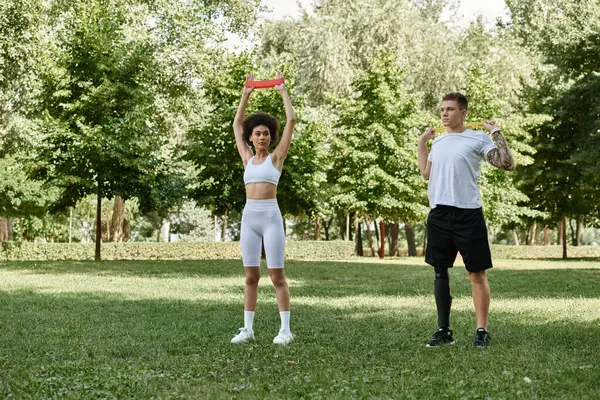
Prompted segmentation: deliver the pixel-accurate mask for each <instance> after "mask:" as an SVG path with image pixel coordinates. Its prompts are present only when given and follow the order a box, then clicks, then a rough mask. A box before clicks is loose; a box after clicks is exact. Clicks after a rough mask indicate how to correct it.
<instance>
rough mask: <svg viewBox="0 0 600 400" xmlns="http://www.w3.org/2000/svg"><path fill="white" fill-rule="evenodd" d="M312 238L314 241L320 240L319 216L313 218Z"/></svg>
mask: <svg viewBox="0 0 600 400" xmlns="http://www.w3.org/2000/svg"><path fill="white" fill-rule="evenodd" d="M313 238H314V240H321V216H320V215H317V216H316V217H315V225H314V227H313Z"/></svg>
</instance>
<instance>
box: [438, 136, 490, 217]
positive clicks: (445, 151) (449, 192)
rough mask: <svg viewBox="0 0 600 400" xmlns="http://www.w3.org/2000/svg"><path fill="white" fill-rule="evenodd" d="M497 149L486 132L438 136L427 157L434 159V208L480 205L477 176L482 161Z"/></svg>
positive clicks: (478, 206) (479, 172)
mask: <svg viewBox="0 0 600 400" xmlns="http://www.w3.org/2000/svg"><path fill="white" fill-rule="evenodd" d="M495 148H496V145H495V144H494V142H493V141H492V139H491V138H490V137H489V136H488V135H487V134H486V133H485V132H482V131H474V130H472V129H467V130H465V131H464V132H462V133H447V134H445V135H442V136H438V137H436V138H435V139H434V140H433V144H432V145H431V152H430V153H429V157H427V159H428V160H429V161H431V170H430V173H429V188H428V195H429V205H430V206H431V208H434V207H435V206H436V205H438V204H439V205H447V206H454V207H458V208H480V207H481V193H480V192H479V186H478V185H477V179H478V178H479V175H480V174H481V161H482V160H483V159H484V158H486V159H487V154H488V152H489V151H490V150H492V149H495Z"/></svg>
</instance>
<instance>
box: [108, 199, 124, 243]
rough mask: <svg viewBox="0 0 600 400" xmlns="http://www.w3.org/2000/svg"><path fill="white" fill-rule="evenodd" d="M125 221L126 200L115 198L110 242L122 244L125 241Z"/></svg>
mask: <svg viewBox="0 0 600 400" xmlns="http://www.w3.org/2000/svg"><path fill="white" fill-rule="evenodd" d="M124 219H125V200H123V198H122V197H121V196H115V204H114V206H113V212H112V218H111V223H110V230H109V235H108V241H109V242H113V243H121V242H122V241H123V220H124Z"/></svg>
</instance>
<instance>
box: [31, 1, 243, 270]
mask: <svg viewBox="0 0 600 400" xmlns="http://www.w3.org/2000/svg"><path fill="white" fill-rule="evenodd" d="M219 4H221V2H215V3H214V4H213V3H211V5H210V6H207V7H206V9H203V8H202V7H200V6H198V5H196V4H192V3H176V4H175V3H173V2H156V3H152V4H148V3H147V2H143V1H140V2H131V1H124V0H114V1H104V0H96V1H91V2H76V3H62V2H57V3H56V4H55V5H56V9H54V12H55V16H54V19H53V20H52V26H51V28H52V29H51V31H52V37H53V38H55V40H54V41H53V42H52V43H48V46H50V47H51V48H52V50H53V53H52V54H53V56H54V58H53V59H48V60H46V62H47V66H46V68H45V70H44V71H43V82H44V91H43V93H42V94H41V99H42V103H41V108H42V109H43V110H44V112H43V113H42V114H41V117H40V119H41V121H42V126H43V128H42V133H43V138H44V140H43V143H42V144H40V145H39V147H38V149H37V150H38V152H39V158H38V161H37V162H36V163H35V165H34V166H33V168H32V174H33V176H35V177H37V178H40V179H43V180H46V181H49V182H53V183H55V184H56V185H58V186H60V187H61V188H63V189H64V192H63V195H62V196H61V198H60V201H59V202H58V207H59V208H61V207H66V206H71V205H74V204H75V203H76V202H77V200H79V199H81V198H83V197H84V196H86V195H88V194H95V195H96V196H97V214H96V259H100V241H101V203H102V198H104V197H107V198H112V197H114V196H116V195H119V196H122V197H123V198H124V199H129V198H133V197H137V198H138V199H139V201H140V208H141V210H142V211H149V210H166V209H169V206H170V205H172V204H173V203H177V202H178V201H179V199H178V198H181V194H182V190H181V188H182V187H184V186H185V181H184V179H183V177H184V173H183V172H184V171H183V170H182V168H181V166H180V165H179V164H178V163H177V162H175V160H174V159H173V158H172V157H170V156H169V154H168V151H167V150H166V149H167V146H168V145H169V144H170V142H169V140H170V132H169V131H168V129H167V128H168V127H169V126H172V124H168V123H166V121H165V118H164V117H165V115H171V114H169V113H168V111H169V110H170V109H169V107H168V106H167V107H165V103H167V105H168V104H169V102H170V101H171V100H172V99H174V98H177V97H178V96H180V95H182V94H183V93H185V92H186V91H187V90H188V89H189V88H190V86H191V85H192V84H193V81H194V78H195V77H197V74H198V70H197V69H194V68H192V67H193V66H194V65H195V64H194V62H191V61H190V62H178V61H177V60H181V58H182V57H183V56H182V55H188V54H190V55H189V56H188V58H194V57H195V55H196V54H197V51H200V50H201V49H198V48H197V47H190V46H192V44H191V43H192V42H193V40H194V39H193V38H194V37H196V39H199V37H198V36H197V35H199V34H201V33H203V32H204V31H209V32H210V30H211V29H210V27H211V23H212V22H211V21H212V19H213V18H217V17H219V15H221V16H223V17H224V18H225V19H226V20H228V19H229V18H230V17H231V18H233V15H235V13H234V14H231V15H230V13H229V10H230V6H231V7H234V8H235V7H241V6H242V5H243V4H242V2H236V1H230V2H222V4H221V5H223V4H224V5H226V6H225V7H224V8H220V6H219ZM246 4H248V3H246ZM199 7H200V8H199ZM219 11H222V12H219ZM182 15H183V16H187V18H180V17H181V16H182ZM149 21H151V22H152V23H149ZM186 35H191V37H190V38H187V39H185V40H184V39H182V38H185V37H186ZM194 35H196V36H194ZM200 45H204V43H203V41H200ZM200 45H199V46H200ZM187 51H189V53H187ZM170 63H174V64H175V65H172V64H170ZM186 66H187V67H190V68H191V69H187V68H184V67H186ZM180 68H181V69H180ZM160 88H162V90H159V89H160ZM165 110H167V111H165Z"/></svg>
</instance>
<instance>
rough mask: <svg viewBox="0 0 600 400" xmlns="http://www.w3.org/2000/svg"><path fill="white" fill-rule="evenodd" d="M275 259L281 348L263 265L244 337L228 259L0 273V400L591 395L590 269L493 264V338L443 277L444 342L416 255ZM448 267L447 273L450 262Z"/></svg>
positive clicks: (598, 319)
mask: <svg viewBox="0 0 600 400" xmlns="http://www.w3.org/2000/svg"><path fill="white" fill-rule="evenodd" d="M368 261H369V262H366V263H363V262H359V261H356V262H338V263H336V262H294V261H289V262H288V263H287V264H286V270H287V275H288V280H289V283H290V291H291V295H292V330H293V331H294V332H295V334H296V336H297V338H296V340H295V341H294V342H293V343H292V344H290V345H289V346H287V347H279V346H276V345H273V344H272V340H273V337H274V336H275V334H276V333H277V331H278V329H279V314H278V312H277V306H276V303H275V294H274V291H273V287H272V285H271V283H270V282H269V279H268V274H267V271H266V269H265V268H264V266H263V269H262V273H263V280H262V281H261V288H260V295H259V303H258V309H257V314H256V318H255V332H256V335H257V340H256V341H255V342H253V343H250V344H245V345H231V344H230V343H229V341H230V339H231V337H233V335H234V334H235V333H236V332H237V329H238V328H239V327H241V326H242V323H243V312H242V311H243V303H242V301H243V282H244V278H243V269H242V267H241V262H240V261H237V260H235V261H168V262H166V261H145V262H143V261H135V262H133V261H132V262H102V263H94V262H4V263H0V398H11V397H13V398H35V399H39V398H73V399H82V398H90V399H91V398H94V399H95V398H119V399H124V398H136V399H138V398H173V399H176V398H186V399H187V398H211V399H213V398H271V399H280V398H306V399H308V398H312V399H336V398H340V399H341V398H369V399H371V398H372V399H387V398H393V399H435V398H441V399H446V398H448V399H600V300H599V293H600V267H599V264H600V263H599V262H586V261H571V262H563V261H558V260H557V261H542V260H540V261H536V260H527V261H516V260H497V262H496V265H497V267H496V268H494V269H493V270H491V271H490V272H489V279H490V284H491V289H492V306H491V315H490V335H491V338H492V344H491V346H490V347H489V348H487V349H484V350H480V349H475V348H473V347H472V342H473V336H474V331H475V325H474V324H475V314H474V311H473V307H472V303H471V297H470V284H469V282H468V279H467V276H466V272H465V271H464V268H462V267H461V268H454V269H453V270H452V271H451V285H452V290H453V292H452V294H453V296H454V303H453V313H452V324H453V329H454V333H455V336H454V337H455V339H456V340H457V343H456V345H455V346H453V347H450V348H441V349H428V348H425V347H424V346H423V345H424V343H425V342H427V341H428V340H429V339H430V337H431V335H432V334H433V332H434V330H435V329H436V321H437V319H436V313H435V303H434V299H433V294H432V292H433V271H432V270H431V268H430V267H426V266H424V265H423V263H422V261H421V260H420V259H403V260H391V261H384V262H372V259H368ZM457 264H458V263H457Z"/></svg>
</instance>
